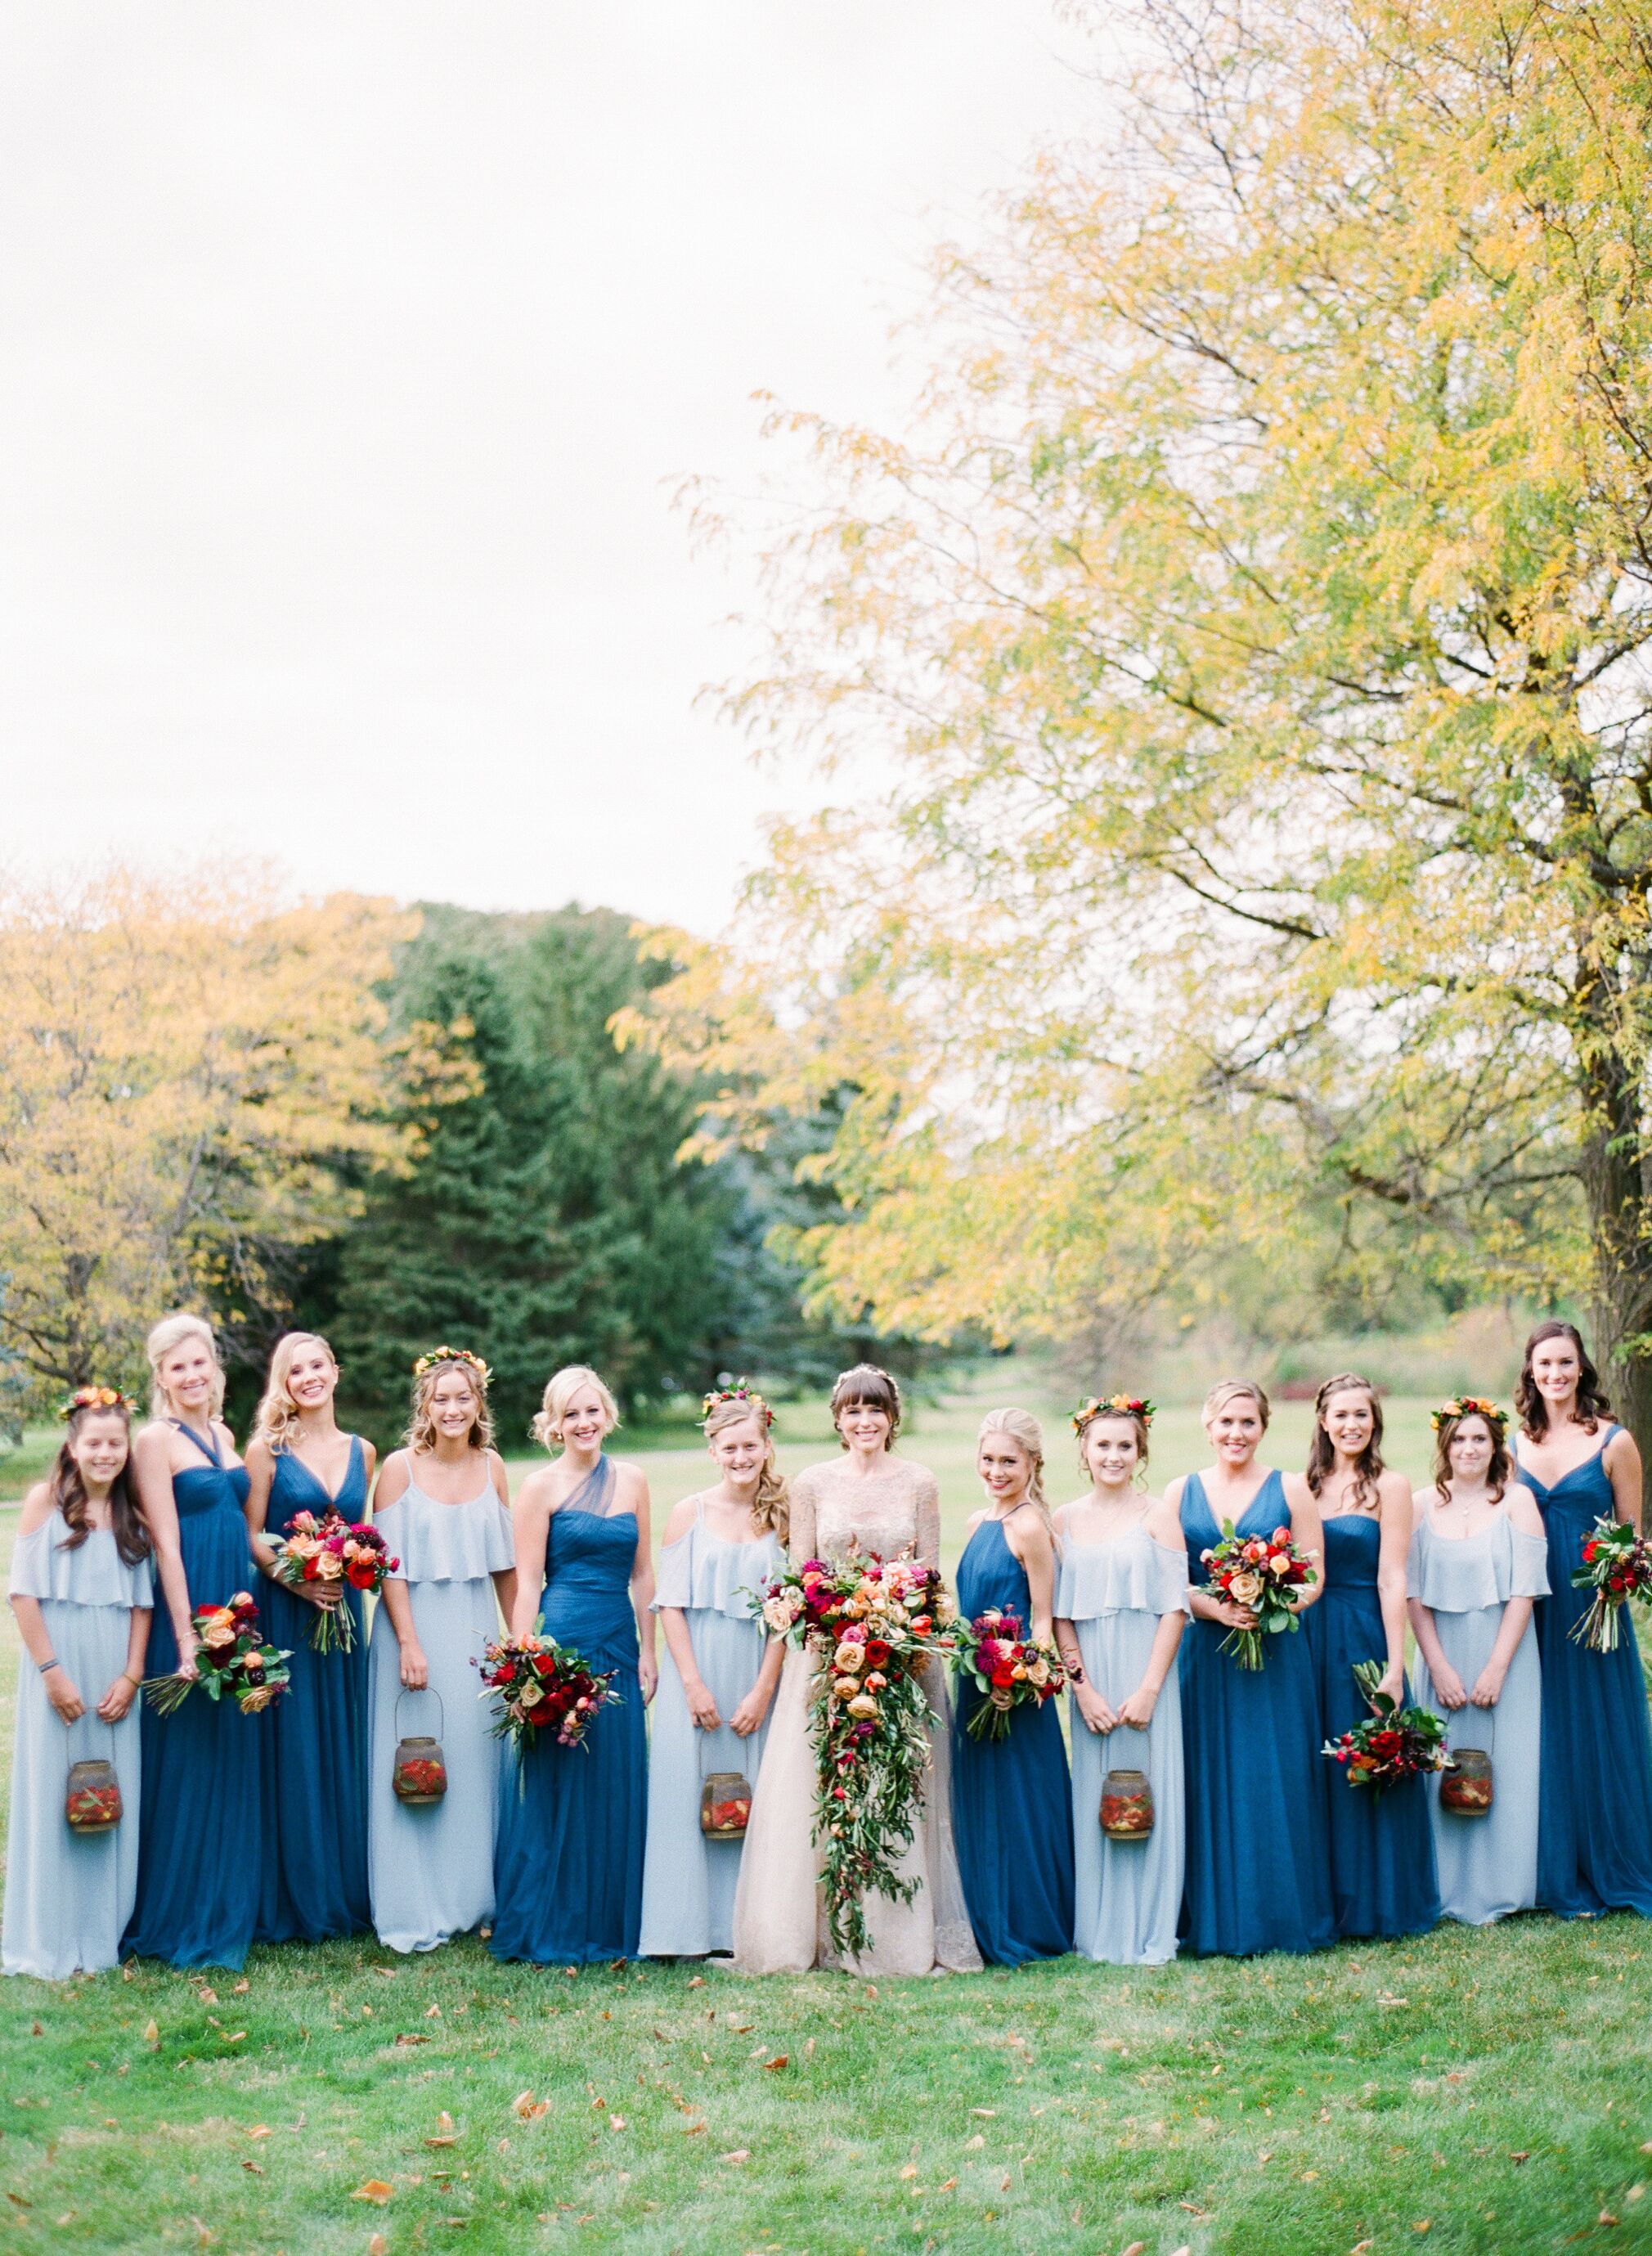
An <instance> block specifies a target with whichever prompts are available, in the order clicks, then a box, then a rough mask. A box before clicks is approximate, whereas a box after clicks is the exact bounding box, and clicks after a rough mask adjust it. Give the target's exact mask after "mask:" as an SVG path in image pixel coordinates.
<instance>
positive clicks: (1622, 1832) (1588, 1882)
mask: <svg viewBox="0 0 1652 2256" xmlns="http://www.w3.org/2000/svg"><path fill="white" fill-rule="evenodd" d="M1617 1431H1618V1428H1616V1427H1615V1426H1608V1427H1607V1428H1606V1432H1605V1434H1604V1435H1602V1436H1601V1441H1600V1447H1599V1449H1597V1450H1596V1451H1595V1453H1594V1455H1593V1456H1592V1457H1590V1458H1587V1459H1586V1460H1585V1463H1582V1464H1580V1465H1574V1466H1573V1467H1572V1469H1571V1471H1570V1472H1569V1473H1562V1475H1561V1476H1560V1478H1559V1479H1558V1480H1557V1482H1556V1483H1555V1484H1554V1486H1553V1487H1552V1488H1549V1487H1547V1486H1545V1485H1544V1484H1543V1482H1542V1481H1540V1480H1539V1479H1538V1478H1537V1476H1536V1473H1531V1472H1528V1471H1527V1470H1526V1468H1525V1467H1524V1465H1521V1466H1519V1467H1518V1468H1517V1473H1518V1477H1519V1478H1520V1479H1522V1481H1524V1482H1525V1484H1526V1486H1527V1487H1528V1488H1529V1489H1530V1490H1531V1491H1532V1493H1533V1495H1534V1496H1536V1499H1537V1508H1538V1510H1539V1511H1540V1512H1542V1514H1543V1527H1544V1529H1545V1531H1546V1533H1547V1534H1548V1537H1549V1591H1550V1595H1549V1596H1548V1597H1546V1598H1539V1599H1538V1601H1537V1603H1536V1606H1535V1607H1534V1608H1533V1613H1534V1615H1535V1617H1536V1623H1537V1651H1538V1655H1539V1657H1540V1659H1541V1660H1542V1663H1543V1757H1542V1761H1541V1765H1540V1767H1539V1771H1538V1782H1537V1900H1538V1902H1539V1903H1540V1904H1541V1905H1542V1906H1543V1908H1544V1910H1545V1911H1552V1912H1557V1913H1558V1914H1559V1915H1560V1917H1561V1918H1562V1919H1581V1918H1585V1917H1588V1916H1592V1915H1593V1914H1598V1913H1599V1912H1606V1911H1638V1912H1639V1913H1640V1914H1641V1916H1642V1918H1647V1919H1652V1731H1648V1724H1647V1709H1646V1681H1645V1679H1644V1678H1643V1677H1642V1675H1641V1654H1640V1651H1639V1648H1638V1647H1637V1646H1636V1644H1635V1637H1634V1621H1633V1619H1632V1618H1631V1610H1630V1608H1629V1607H1628V1606H1627V1604H1626V1605H1625V1606H1624V1608H1623V1610H1622V1611H1621V1613H1620V1615H1619V1618H1618V1646H1617V1650H1616V1652H1615V1653H1591V1652H1589V1651H1588V1650H1587V1648H1586V1647H1585V1646H1581V1645H1575V1644H1573V1642H1572V1639H1571V1631H1572V1629H1573V1627H1574V1626H1575V1625H1576V1624H1577V1623H1578V1621H1579V1620H1580V1619H1581V1618H1582V1617H1583V1615H1584V1614H1585V1612H1586V1611H1587V1610H1588V1606H1589V1602H1590V1598H1591V1597H1592V1593H1591V1592H1590V1591H1588V1590H1573V1588H1572V1587H1571V1577H1572V1574H1573V1572H1574V1570H1575V1569H1578V1568H1579V1567H1581V1566H1582V1564H1583V1547H1584V1542H1585V1539H1586V1538H1587V1536H1588V1534H1589V1532H1590V1530H1591V1529H1592V1527H1593V1526H1594V1524H1595V1522H1596V1520H1597V1519H1606V1518H1608V1517H1609V1516H1610V1514H1611V1512H1612V1511H1613V1494H1612V1481H1611V1477H1610V1476H1609V1475H1608V1474H1607V1471H1606V1466H1605V1464H1604V1463H1602V1459H1603V1458H1604V1457H1605V1456H1606V1449H1607V1447H1608V1445H1609V1444H1610V1442H1611V1440H1612V1436H1613V1435H1614V1434H1615V1433H1616V1432H1617Z"/></svg>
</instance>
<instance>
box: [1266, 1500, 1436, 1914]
mask: <svg viewBox="0 0 1652 2256" xmlns="http://www.w3.org/2000/svg"><path fill="white" fill-rule="evenodd" d="M1381 1547H1382V1530H1381V1523H1380V1522H1379V1520H1378V1519H1377V1518H1376V1515H1375V1514H1374V1512H1337V1513H1335V1514H1333V1515H1332V1517H1331V1518H1329V1519H1326V1520H1325V1562H1324V1565H1325V1595H1324V1597H1322V1598H1321V1599H1320V1601H1319V1603H1318V1605H1317V1606H1311V1607H1310V1608H1309V1610H1308V1611H1307V1613H1306V1614H1305V1615H1304V1618H1303V1624H1302V1630H1303V1634H1304V1636H1305V1637H1306V1639H1307V1640H1308V1650H1309V1652H1310V1653H1311V1654H1312V1656H1313V1665H1314V1674H1315V1677H1316V1679H1317V1681H1318V1691H1319V1714H1320V1724H1321V1729H1322V1731H1324V1734H1325V1738H1327V1739H1334V1738H1339V1736H1340V1735H1341V1734H1342V1733H1343V1732H1344V1731H1352V1730H1353V1726H1354V1725H1355V1724H1358V1723H1360V1722H1362V1721H1363V1720H1364V1718H1365V1717H1367V1716H1368V1715H1369V1714H1370V1712H1371V1710H1370V1709H1369V1707H1368V1706H1367V1703H1366V1699H1365V1696H1364V1695H1363V1693H1361V1691H1360V1688H1359V1686H1358V1685H1357V1684H1356V1683H1355V1682H1354V1681H1353V1669H1354V1664H1355V1663H1356V1662H1357V1661H1362V1660H1374V1661H1375V1662H1376V1663H1377V1665H1378V1667H1381V1668H1386V1667H1387V1666H1388V1638H1387V1636H1386V1634H1385V1632H1384V1631H1383V1627H1382V1605H1381V1599H1380V1598H1379V1597H1378V1595H1377V1560H1378V1557H1379V1555H1380V1553H1381ZM1274 1642H1275V1643H1277V1642H1278V1640H1277V1639H1275V1640H1274ZM1270 1657H1271V1656H1270ZM1409 1699H1410V1691H1409V1687H1408V1688H1407V1690H1406V1694H1405V1698H1404V1700H1403V1701H1402V1703H1401V1704H1402V1706H1403V1705H1405V1704H1407V1703H1409ZM1322 1760H1323V1761H1324V1771H1325V1779H1326V1781H1327V1793H1328V1798H1329V1803H1330V1808H1329V1813H1328V1814H1329V1818H1330V1828H1331V1895H1332V1907H1333V1909H1334V1911H1335V1914H1336V1921H1337V1933H1338V1934H1339V1935H1422V1934H1424V1933H1425V1932H1426V1930H1427V1929H1428V1928H1431V1927H1433V1926H1434V1925H1435V1924H1436V1923H1437V1921H1438V1919H1439V1915H1440V1891H1439V1880H1438V1874H1437V1872H1436V1869H1435V1860H1434V1837H1433V1831H1432V1829H1431V1826H1430V1823H1429V1808H1428V1788H1427V1786H1426V1784H1425V1783H1424V1780H1422V1779H1420V1778H1413V1779H1408V1780H1406V1781H1405V1783H1404V1785H1402V1786H1395V1787H1388V1788H1386V1789H1385V1790H1384V1792H1382V1793H1381V1794H1373V1793H1372V1792H1371V1791H1370V1789H1369V1788H1368V1787H1353V1786H1350V1785H1349V1784H1348V1774H1347V1773H1346V1771H1345V1770H1344V1769H1343V1768H1342V1766H1341V1765H1340V1764H1339V1763H1333V1762H1330V1761H1328V1760H1324V1759H1323V1758H1322Z"/></svg>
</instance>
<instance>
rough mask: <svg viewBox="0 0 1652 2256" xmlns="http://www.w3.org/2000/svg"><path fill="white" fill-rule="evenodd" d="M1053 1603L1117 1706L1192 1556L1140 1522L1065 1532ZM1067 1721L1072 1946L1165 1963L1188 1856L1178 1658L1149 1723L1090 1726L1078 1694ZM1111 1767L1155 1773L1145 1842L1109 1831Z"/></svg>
mask: <svg viewBox="0 0 1652 2256" xmlns="http://www.w3.org/2000/svg"><path fill="white" fill-rule="evenodd" d="M1055 1610H1056V1612H1057V1614H1058V1616H1059V1618H1061V1619H1062V1620H1063V1621H1070V1622H1071V1623H1072V1629H1073V1634H1074V1636H1075V1637H1076V1638H1077V1639H1078V1640H1079V1656H1080V1658H1081V1659H1082V1660H1083V1662H1084V1673H1085V1675H1086V1678H1087V1679H1088V1681H1089V1682H1090V1683H1091V1684H1092V1685H1093V1687H1094V1688H1095V1689H1096V1690H1097V1691H1098V1692H1099V1693H1100V1695H1101V1697H1102V1698H1103V1699H1104V1700H1105V1701H1106V1702H1107V1704H1108V1706H1109V1707H1112V1708H1114V1709H1116V1708H1117V1707H1118V1706H1119V1705H1120V1703H1121V1702H1123V1701H1125V1700H1128V1698H1129V1696H1130V1695H1131V1693H1132V1692H1134V1691H1135V1688H1136V1687H1137V1686H1138V1685H1139V1684H1140V1683H1141V1681H1142V1677H1143V1676H1144V1675H1145V1674H1147V1664H1148V1660H1149V1657H1150V1655H1151V1653H1152V1651H1153V1643H1154V1639H1156V1637H1157V1635H1158V1627H1159V1622H1160V1619H1161V1618H1162V1617H1163V1615H1165V1614H1168V1613H1177V1612H1184V1613H1185V1611H1186V1610H1187V1555H1186V1553H1185V1551H1184V1550H1183V1549H1182V1548H1181V1547H1179V1546H1178V1547H1177V1549H1176V1550H1174V1551H1170V1550H1167V1549H1166V1547H1164V1545H1163V1543H1159V1542H1156V1541H1155V1540H1154V1539H1153V1537H1152V1536H1150V1535H1149V1533H1148V1532H1147V1530H1146V1528H1145V1527H1142V1526H1136V1527H1132V1528H1129V1529H1128V1530H1127V1531H1126V1532H1125V1533H1123V1534H1122V1535H1118V1536H1114V1538H1112V1540H1110V1541H1108V1542H1106V1543H1075V1542H1074V1541H1073V1540H1072V1538H1071V1536H1069V1537H1067V1538H1065V1540H1064V1541H1063V1543H1062V1546H1061V1567H1060V1572H1059V1575H1058V1579H1057V1583H1056V1609H1055ZM1183 1634H1184V1635H1185V1634H1186V1632H1185V1631H1184V1632H1183ZM1068 1722H1069V1724H1070V1725H1071V1727H1072V1838H1073V1847H1074V1852H1075V1863H1074V1891H1073V1944H1074V1948H1075V1949H1078V1950H1079V1951H1080V1952H1081V1953H1082V1954H1083V1956H1085V1957H1086V1958H1097V1959H1101V1960H1104V1961H1105V1962H1106V1963H1107V1964H1109V1965H1114V1966H1162V1965H1163V1964H1164V1963H1166V1961H1167V1960H1169V1959H1171V1958H1174V1957H1175V1956H1176V1922H1177V1917H1178V1915H1179V1914H1180V1912H1181V1908H1182V1877H1183V1867H1184V1865H1185V1858H1186V1842H1185V1830H1186V1822H1187V1818H1186V1811H1185V1807H1184V1790H1183V1785H1182V1688H1181V1682H1180V1679H1179V1678H1178V1676H1177V1673H1176V1671H1175V1669H1174V1668H1172V1669H1171V1671H1170V1674H1169V1675H1168V1676H1167V1677H1166V1678H1165V1680H1164V1682H1163V1687H1162V1688H1161V1689H1160V1692H1159V1696H1158V1703H1157V1705H1156V1707H1155V1708H1154V1710H1153V1720H1152V1722H1151V1723H1150V1724H1149V1725H1148V1727H1147V1729H1146V1731H1137V1730H1135V1728H1134V1727H1133V1726H1132V1725H1130V1724H1115V1725H1114V1728H1113V1730H1112V1731H1107V1732H1105V1733H1104V1732H1100V1731H1092V1730H1091V1729H1090V1728H1089V1726H1088V1724H1086V1722H1085V1721H1084V1719H1083V1717H1081V1716H1080V1715H1079V1703H1078V1702H1077V1700H1076V1699H1075V1700H1073V1701H1072V1702H1071V1703H1070V1712H1069V1715H1068ZM1114 1769H1117V1770H1141V1771H1145V1772H1146V1773H1147V1780H1148V1784H1149V1787H1151V1788H1152V1791H1153V1830H1152V1831H1151V1832H1150V1833H1149V1835H1148V1837H1147V1838H1146V1840H1145V1841H1114V1840H1111V1839H1109V1837H1107V1834H1105V1833H1104V1832H1103V1831H1102V1830H1101V1782H1102V1780H1103V1779H1104V1778H1105V1777H1106V1776H1107V1773H1108V1771H1110V1770H1114Z"/></svg>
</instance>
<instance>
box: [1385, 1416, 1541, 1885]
mask: <svg viewBox="0 0 1652 2256" xmlns="http://www.w3.org/2000/svg"><path fill="white" fill-rule="evenodd" d="M1507 1423H1508V1421H1507V1419H1506V1416H1505V1414H1504V1413H1503V1412H1502V1411H1501V1410H1500V1409H1499V1408H1498V1407H1497V1406H1496V1404H1495V1403H1494V1402H1481V1401H1479V1400H1477V1399H1475V1397H1474V1396H1473V1395H1472V1394H1471V1395H1466V1396H1464V1397H1463V1399H1461V1400H1460V1401H1455V1402H1447V1403H1445V1404H1443V1405H1442V1406H1441V1407H1440V1408H1439V1409H1438V1410H1437V1411H1436V1412H1435V1413H1434V1432H1435V1436H1436V1439H1435V1445H1434V1480H1433V1484H1432V1486H1431V1487H1430V1488H1428V1489H1426V1490H1423V1489H1419V1490H1418V1491H1417V1498H1416V1517H1417V1533H1416V1534H1415V1535H1413V1537H1412V1538H1411V1559H1410V1573H1409V1581H1410V1592H1411V1596H1410V1614H1411V1626H1412V1628H1413V1630H1415V1632H1417V1655H1418V1660H1417V1699H1418V1700H1419V1702H1420V1703H1422V1704H1423V1705H1424V1707H1428V1708H1432V1709H1433V1710H1435V1711H1436V1713H1437V1714H1441V1713H1443V1714H1444V1715H1445V1717H1446V1718H1447V1719H1448V1723H1449V1725H1450V1729H1449V1731H1448V1732H1447V1743H1448V1745H1452V1746H1483V1747H1484V1749H1485V1751H1486V1752H1487V1754H1488V1755H1489V1756H1490V1757H1491V1759H1492V1786H1493V1793H1492V1805H1491V1808H1489V1809H1488V1810H1487V1812H1486V1813H1485V1815H1483V1816H1468V1817H1459V1816H1457V1815H1454V1814H1453V1813H1452V1811H1451V1810H1450V1809H1448V1808H1444V1807H1443V1806H1442V1804H1441V1801H1440V1794H1439V1789H1440V1781H1439V1780H1438V1778H1431V1779H1430V1780H1428V1781H1427V1784H1428V1794H1429V1815H1430V1816H1431V1819H1432V1821H1433V1826H1434V1848H1435V1853H1436V1856H1437V1858H1438V1864H1439V1875H1440V1909H1441V1911H1442V1912H1443V1913H1444V1914H1445V1917H1446V1918H1447V1919H1460V1920H1463V1921H1466V1923H1467V1924H1468V1925H1469V1926H1471V1927H1483V1926H1485V1925H1487V1923H1488V1922H1489V1921H1492V1920H1494V1919H1506V1918H1507V1917H1508V1914H1509V1913H1510V1912H1514V1911H1530V1910H1532V1909H1533V1908H1534V1907H1535V1906H1536V1901H1537V1787H1538V1777H1539V1764H1540V1755H1541V1749H1542V1745H1543V1667H1542V1663H1541V1662H1540V1661H1539V1660H1538V1658H1537V1632H1536V1629H1535V1628H1534V1626H1533V1624H1532V1600H1533V1599H1534V1598H1541V1597H1545V1596H1546V1595H1547V1593H1548V1590H1549V1569H1548V1545H1547V1540H1546V1539H1545V1537H1544V1534H1543V1519H1542V1516H1541V1514H1540V1513H1539V1512H1538V1510H1537V1505H1536V1498H1534V1497H1533V1496H1532V1495H1531V1493H1530V1491H1529V1490H1528V1489H1526V1488H1524V1487H1522V1485H1521V1484H1519V1483H1518V1482H1516V1481H1515V1467H1514V1461H1513V1459H1512V1458H1511V1457H1510V1456H1509V1454H1508V1442H1507V1440H1506V1438H1505V1435H1506V1429H1507Z"/></svg>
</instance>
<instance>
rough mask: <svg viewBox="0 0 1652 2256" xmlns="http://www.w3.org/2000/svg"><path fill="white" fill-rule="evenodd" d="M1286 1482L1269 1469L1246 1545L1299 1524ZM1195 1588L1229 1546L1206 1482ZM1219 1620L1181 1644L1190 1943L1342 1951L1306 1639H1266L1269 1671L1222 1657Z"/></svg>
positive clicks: (1207, 1947)
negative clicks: (1216, 1550) (1213, 1552)
mask: <svg viewBox="0 0 1652 2256" xmlns="http://www.w3.org/2000/svg"><path fill="white" fill-rule="evenodd" d="M1281 1526H1290V1511H1289V1508H1288V1507H1287V1505H1286V1503H1285V1489H1284V1483H1283V1480H1282V1479H1281V1477H1280V1476H1279V1474H1278V1473H1277V1472H1270V1473H1269V1476H1268V1477H1267V1479H1266V1480H1265V1481H1264V1482H1263V1483H1262V1486H1261V1488H1260V1489H1259V1490H1258V1491H1257V1492H1256V1494H1255V1497H1254V1498H1252V1499H1251V1502H1250V1504H1249V1505H1248V1507H1247V1508H1246V1510H1245V1512H1244V1513H1243V1515H1242V1516H1241V1519H1239V1521H1238V1523H1237V1533H1240V1534H1241V1535H1271V1534H1272V1533H1273V1532H1274V1530H1275V1528H1276V1527H1281ZM1182 1531H1183V1533H1184V1534H1185V1537H1186V1539H1187V1573H1188V1580H1189V1582H1190V1583H1192V1585H1193V1587H1194V1588H1195V1589H1198V1588H1199V1587H1200V1586H1201V1585H1202V1584H1203V1583H1205V1582H1206V1578H1207V1576H1206V1567H1205V1563H1204V1561H1203V1558H1202V1556H1201V1554H1202V1553H1204V1552H1205V1551H1206V1550H1208V1549H1210V1547H1212V1546H1213V1544H1216V1543H1219V1542H1220V1540H1221V1533H1222V1531H1221V1529H1220V1527H1219V1526H1217V1524H1216V1519H1215V1515H1214V1513H1213V1512H1212V1510H1211V1506H1210V1499H1209V1498H1208V1497H1207V1496H1206V1493H1205V1484H1204V1483H1203V1482H1202V1481H1201V1480H1200V1478H1199V1475H1198V1474H1197V1473H1191V1474H1190V1475H1189V1476H1188V1479H1187V1484H1186V1486H1185V1489H1184V1491H1183V1492H1182ZM1226 1636H1227V1629H1226V1628H1225V1626H1224V1625H1223V1624H1222V1623H1220V1622H1214V1621H1202V1620H1200V1619H1199V1618H1197V1617H1195V1618H1194V1619H1193V1620H1192V1621H1191V1622H1190V1623H1189V1624H1188V1626H1187V1632H1186V1634H1185V1636H1184V1638H1183V1639H1182V1655H1181V1671H1182V1748H1183V1759H1184V1765H1185V1782H1186V1792H1187V1879H1186V1884H1185V1895H1184V1898H1183V1902H1182V1918H1181V1938H1182V1942H1183V1943H1184V1944H1185V1947H1186V1949H1188V1950H1190V1951H1193V1952H1198V1953H1199V1954H1202V1955H1204V1956H1224V1957H1230V1958H1244V1957H1248V1956H1252V1955H1254V1954H1255V1953H1256V1952H1259V1951H1264V1950H1298V1951H1300V1950H1325V1949H1329V1947H1330V1946H1331V1944H1332V1943H1333V1942H1335V1941H1336V1937H1337V1928H1336V1920H1335V1918H1334V1916H1333V1914H1332V1901H1331V1844H1330V1837H1329V1831H1328V1828H1327V1824H1326V1818H1325V1786H1326V1780H1325V1777H1324V1775H1323V1773H1324V1771H1325V1762H1324V1760H1323V1759H1322V1757H1321V1755H1320V1753H1319V1749H1320V1746H1321V1745H1322V1738H1321V1733H1320V1730H1319V1698H1318V1691H1317V1690H1316V1688H1315V1685H1314V1672H1313V1660H1312V1656H1311V1653H1309V1650H1308V1640H1307V1639H1306V1637H1305V1636H1304V1634H1303V1632H1301V1631H1300V1630H1297V1631H1296V1632H1291V1631H1290V1630H1281V1631H1280V1632H1278V1633H1277V1634H1276V1635H1275V1636H1272V1637H1267V1638H1264V1639H1263V1640H1262V1646H1263V1658H1262V1667H1260V1668H1259V1669H1244V1668H1241V1667H1239V1665H1238V1663H1237V1662H1236V1661H1235V1660H1234V1656H1233V1655H1232V1653H1223V1652H1222V1651H1220V1646H1221V1641H1222V1639H1224V1638H1225V1637H1226Z"/></svg>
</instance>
